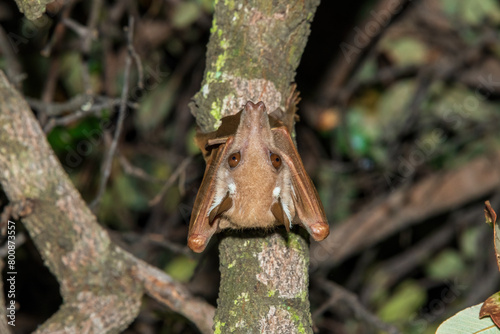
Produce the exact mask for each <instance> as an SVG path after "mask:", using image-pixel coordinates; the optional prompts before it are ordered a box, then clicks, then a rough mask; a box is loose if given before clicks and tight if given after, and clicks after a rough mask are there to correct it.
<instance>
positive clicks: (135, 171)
mask: <svg viewBox="0 0 500 334" xmlns="http://www.w3.org/2000/svg"><path fill="white" fill-rule="evenodd" d="M118 157H119V159H120V165H122V167H123V171H124V172H125V173H127V174H128V175H132V176H135V177H137V178H139V179H141V180H145V181H148V182H160V181H161V182H162V181H164V180H162V179H160V178H157V177H154V176H151V175H149V174H148V173H146V171H145V170H144V169H142V168H139V167H137V166H134V165H132V164H131V163H130V161H128V159H127V158H126V157H125V156H124V155H123V154H122V153H120V152H118Z"/></svg>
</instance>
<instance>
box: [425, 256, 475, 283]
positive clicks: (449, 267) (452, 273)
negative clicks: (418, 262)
mask: <svg viewBox="0 0 500 334" xmlns="http://www.w3.org/2000/svg"><path fill="white" fill-rule="evenodd" d="M465 268H466V267H465V264H464V262H463V261H462V258H461V257H460V254H458V253H457V252H456V251H454V250H451V249H447V250H444V251H442V252H441V253H439V254H438V255H437V256H436V257H435V258H434V259H432V261H431V262H430V263H429V265H428V266H427V268H426V271H427V275H428V276H429V277H431V278H434V279H437V280H444V279H451V278H453V277H456V276H457V275H460V274H461V273H462V272H463V271H464V270H465Z"/></svg>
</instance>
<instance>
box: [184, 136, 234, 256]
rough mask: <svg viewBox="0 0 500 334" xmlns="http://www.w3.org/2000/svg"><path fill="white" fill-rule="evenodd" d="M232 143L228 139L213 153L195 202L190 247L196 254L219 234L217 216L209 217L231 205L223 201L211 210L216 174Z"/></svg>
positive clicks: (189, 234) (189, 240) (230, 138)
mask: <svg viewBox="0 0 500 334" xmlns="http://www.w3.org/2000/svg"><path fill="white" fill-rule="evenodd" d="M232 142H233V137H228V138H227V140H226V142H225V144H221V145H219V146H218V147H216V148H214V149H213V151H212V152H211V154H210V158H209V160H208V161H207V168H206V169H205V175H204V176H203V181H201V186H200V189H199V190H198V195H197V196H196V200H195V201H194V207H193V212H192V214H191V220H190V222H189V233H188V246H189V248H191V249H192V250H193V251H194V252H196V253H201V252H203V250H205V248H206V247H207V244H208V242H209V241H210V238H212V235H214V233H215V232H217V228H218V224H217V223H216V222H215V220H216V216H217V214H216V215H215V216H213V217H209V216H210V212H211V211H214V210H215V211H216V212H218V213H221V212H222V211H223V210H224V209H226V210H227V206H228V205H230V204H231V203H228V202H227V201H223V203H221V204H220V205H219V207H218V208H213V209H212V210H210V209H211V207H212V203H213V202H214V199H215V193H216V191H215V183H216V181H217V177H216V176H217V175H216V174H217V171H218V169H219V166H221V164H222V160H223V159H224V157H225V156H226V153H227V151H228V147H229V146H230V145H231V143H232ZM210 218H212V221H210Z"/></svg>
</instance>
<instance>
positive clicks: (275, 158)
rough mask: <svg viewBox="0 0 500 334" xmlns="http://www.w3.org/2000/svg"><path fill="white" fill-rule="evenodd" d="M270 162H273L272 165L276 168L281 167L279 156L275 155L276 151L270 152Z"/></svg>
mask: <svg viewBox="0 0 500 334" xmlns="http://www.w3.org/2000/svg"><path fill="white" fill-rule="evenodd" d="M271 163H272V164H273V167H274V168H276V169H278V168H280V167H281V157H280V156H279V155H277V154H276V153H271Z"/></svg>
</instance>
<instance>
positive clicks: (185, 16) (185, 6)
mask: <svg viewBox="0 0 500 334" xmlns="http://www.w3.org/2000/svg"><path fill="white" fill-rule="evenodd" d="M201 12H202V11H201V7H200V5H198V4H197V3H195V2H193V1H184V2H180V3H179V4H178V5H177V7H176V8H175V12H174V14H173V17H172V19H173V22H172V23H173V25H174V27H176V28H178V29H182V28H185V27H187V26H189V25H190V24H192V23H193V22H195V21H196V20H197V19H198V17H200V14H201Z"/></svg>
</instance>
